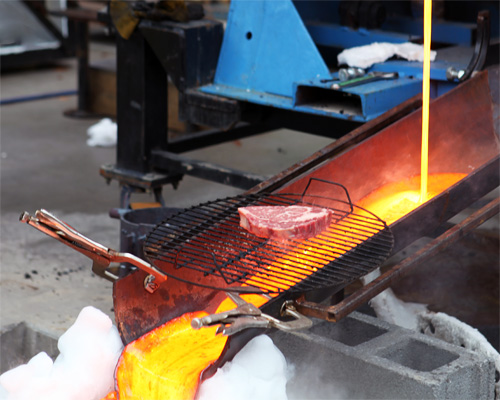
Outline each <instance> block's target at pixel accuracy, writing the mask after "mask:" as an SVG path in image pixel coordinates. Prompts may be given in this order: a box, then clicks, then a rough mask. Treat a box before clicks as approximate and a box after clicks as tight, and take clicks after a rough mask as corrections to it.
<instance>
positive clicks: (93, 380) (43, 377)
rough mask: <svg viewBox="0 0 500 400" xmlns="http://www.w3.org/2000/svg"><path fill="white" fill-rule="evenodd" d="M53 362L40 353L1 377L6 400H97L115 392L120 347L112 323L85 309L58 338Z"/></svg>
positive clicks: (98, 312)
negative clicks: (58, 352)
mask: <svg viewBox="0 0 500 400" xmlns="http://www.w3.org/2000/svg"><path fill="white" fill-rule="evenodd" d="M58 348H59V351H60V354H59V356H58V357H57V358H56V360H55V361H54V362H52V359H51V358H50V357H49V356H48V355H47V354H46V353H39V354H37V355H36V356H35V357H33V358H32V359H31V360H30V361H29V362H28V363H27V364H24V365H21V366H19V367H17V368H14V369H11V370H10V371H7V372H5V373H4V374H2V375H1V376H0V396H2V397H1V398H2V399H7V400H33V399H37V400H100V399H101V398H103V397H104V396H106V395H107V394H108V393H109V392H110V391H111V390H113V388H114V370H115V367H116V363H117V362H118V358H119V356H120V354H121V352H122V349H123V345H122V342H121V339H120V335H119V334H118V330H117V328H116V327H115V326H114V325H113V323H112V321H111V319H110V318H109V317H108V316H107V315H106V314H104V313H103V312H102V311H99V310H98V309H96V308H94V307H85V308H84V309H83V310H82V311H81V312H80V314H79V315H78V318H77V319H76V321H75V323H74V324H73V325H72V326H71V327H70V328H69V329H68V330H67V331H66V332H65V333H64V334H63V335H62V336H61V337H60V338H59V341H58Z"/></svg>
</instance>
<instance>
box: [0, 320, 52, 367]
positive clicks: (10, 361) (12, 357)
mask: <svg viewBox="0 0 500 400" xmlns="http://www.w3.org/2000/svg"><path fill="white" fill-rule="evenodd" d="M42 351H44V352H46V353H47V354H48V355H49V356H50V357H51V358H52V359H55V358H56V357H57V355H58V354H59V350H58V348H57V338H55V337H52V336H50V335H49V334H46V333H44V332H41V331H39V330H37V329H35V328H33V327H31V326H30V325H29V324H27V323H26V322H21V323H19V324H16V325H12V326H8V327H6V328H5V329H3V330H2V332H0V374H2V373H4V372H5V371H8V370H10V369H12V368H15V367H17V366H19V365H21V364H26V363H27V362H28V361H29V360H30V359H31V358H32V357H33V356H35V355H37V354H38V353H40V352H42Z"/></svg>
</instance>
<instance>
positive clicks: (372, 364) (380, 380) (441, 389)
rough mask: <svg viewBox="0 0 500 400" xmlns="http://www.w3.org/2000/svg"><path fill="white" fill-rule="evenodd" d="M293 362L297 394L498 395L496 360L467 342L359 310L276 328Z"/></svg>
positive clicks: (292, 394)
mask: <svg viewBox="0 0 500 400" xmlns="http://www.w3.org/2000/svg"><path fill="white" fill-rule="evenodd" d="M270 336H271V337H272V339H273V341H274V343H275V344H276V346H277V347H278V348H279V349H280V350H281V351H282V352H283V354H284V355H285V357H286V359H287V361H288V362H289V363H291V364H292V365H293V366H294V376H293V378H292V379H290V380H289V383H288V386H287V392H288V396H289V399H290V400H293V399H494V396H495V387H494V383H495V368H494V365H493V363H492V362H490V361H488V360H487V359H485V358H483V357H482V356H479V355H477V354H474V353H472V352H471V351H469V350H466V349H464V348H462V347H457V346H453V345H451V344H448V343H446V342H443V341H441V340H438V339H435V338H432V337H428V336H426V335H423V334H420V333H418V332H413V331H410V330H407V329H403V328H400V327H397V326H394V325H391V324H388V323H385V322H384V321H381V320H378V319H376V318H373V317H370V316H368V315H364V314H360V313H357V312H354V313H352V314H351V315H349V316H348V317H347V318H345V319H344V320H341V321H340V322H338V323H329V322H325V321H321V320H315V321H314V325H313V327H312V328H311V329H309V330H307V331H296V332H281V331H277V332H273V333H272V334H271V335H270Z"/></svg>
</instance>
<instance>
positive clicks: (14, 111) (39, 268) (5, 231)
mask: <svg viewBox="0 0 500 400" xmlns="http://www.w3.org/2000/svg"><path fill="white" fill-rule="evenodd" d="M113 56H114V51H113V48H112V47H111V46H109V45H105V44H102V43H101V44H98V43H93V44H92V46H91V60H92V59H105V58H111V57H113ZM71 89H76V63H75V61H74V60H66V61H60V62H57V63H56V64H54V65H52V66H49V67H44V68H38V69H30V70H22V71H18V72H10V73H5V74H3V75H2V77H1V88H0V96H1V98H2V99H9V98H14V97H20V96H27V95H33V94H41V93H49V92H57V91H63V90H71ZM75 107H76V96H70V97H59V98H53V99H47V100H39V101H30V102H23V103H17V104H13V105H6V106H2V107H1V108H0V113H1V114H0V122H1V150H0V162H1V170H0V174H1V175H0V177H1V181H0V182H1V198H0V216H1V224H0V235H1V236H0V257H1V258H0V262H1V270H0V271H1V272H0V273H1V275H0V332H2V331H5V330H7V329H8V328H9V326H12V325H13V324H16V323H19V322H21V321H26V322H28V323H29V324H30V325H32V326H34V327H35V328H36V329H38V330H40V331H42V332H45V333H47V334H49V335H51V336H53V337H58V336H60V335H61V334H62V333H63V332H64V331H65V330H66V329H67V328H68V327H69V326H70V325H71V324H72V323H73V322H74V320H75V319H76V316H77V315H78V313H79V312H80V310H81V309H82V308H83V307H85V306H87V305H92V306H95V307H97V308H99V309H100V310H102V311H104V312H105V313H107V314H108V315H109V316H110V317H111V318H114V316H113V311H112V307H113V305H112V285H111V283H109V282H107V281H106V280H104V279H102V278H99V277H96V276H95V275H94V274H93V273H92V272H91V261H90V260H89V259H88V258H86V257H84V256H83V255H81V254H79V253H77V252H76V251H74V250H72V249H70V248H68V247H66V246H64V245H63V244H61V243H58V242H57V241H56V240H54V239H52V238H49V237H48V236H46V235H44V234H42V233H41V232H39V231H37V230H35V229H33V228H31V227H29V226H27V225H25V224H22V223H20V222H19V221H18V218H19V215H20V214H21V212H23V211H28V212H30V213H34V211H35V210H37V209H39V208H45V209H47V210H49V211H51V212H53V213H55V214H56V215H57V216H58V217H59V218H61V219H62V220H64V221H66V222H67V223H69V224H70V225H72V226H73V227H75V228H76V229H77V230H79V231H80V232H81V233H83V234H84V235H86V236H88V237H90V238H91V239H94V240H96V241H98V242H100V243H102V244H104V245H106V246H109V247H111V248H115V249H118V248H119V244H118V243H119V222H118V221H117V220H114V219H111V218H110V217H109V216H108V212H109V210H110V209H112V208H115V207H118V206H119V188H118V185H117V184H116V182H113V183H111V184H110V185H107V184H106V183H105V181H104V179H103V178H102V177H100V175H99V172H98V170H99V166H100V165H101V164H104V163H109V162H114V160H115V149H114V148H93V147H88V146H87V145H86V139H87V133H86V131H87V129H88V128H89V127H90V126H91V125H92V124H94V123H96V122H97V121H98V119H71V118H67V117H65V116H63V112H64V111H65V110H67V109H71V108H75ZM330 142H331V140H330V139H326V138H322V137H316V136H312V135H306V134H303V133H298V132H293V131H285V130H281V131H274V132H270V133H267V134H264V135H259V136H256V137H253V138H248V139H244V140H238V141H234V142H228V143H225V144H223V145H218V146H213V147H210V148H206V149H203V150H198V151H194V152H191V153H187V155H189V156H191V157H193V158H196V159H202V160H207V161H215V162H217V163H220V164H225V165H227V166H230V167H233V168H237V169H242V170H248V171H252V172H255V173H258V174H262V175H273V174H276V173H278V172H280V171H282V170H283V169H285V168H286V167H289V166H290V165H292V164H293V163H295V162H297V161H300V160H302V159H304V158H305V157H307V156H309V155H310V154H312V153H313V152H314V151H316V150H318V149H320V148H322V147H324V146H325V145H327V144H328V143H330ZM256 160H257V161H256ZM240 192H241V191H240V190H238V189H234V188H230V187H227V186H223V185H219V184H214V183H210V182H206V181H203V180H200V179H196V178H190V177H184V179H183V180H182V182H181V184H180V187H179V189H178V190H173V188H171V187H166V188H165V189H164V197H165V200H166V203H167V205H168V206H172V207H186V206H190V205H194V204H198V203H200V202H204V201H208V200H213V199H216V198H220V197H225V196H231V195H234V194H237V193H240ZM493 195H498V191H496V192H495V193H494V194H493ZM490 197H491V196H490ZM149 201H153V200H152V198H150V200H149ZM488 230H489V231H492V232H494V233H495V234H496V235H497V236H498V218H496V219H495V220H494V221H492V222H489V226H488Z"/></svg>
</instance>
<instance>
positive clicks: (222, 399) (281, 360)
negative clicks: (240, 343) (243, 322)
mask: <svg viewBox="0 0 500 400" xmlns="http://www.w3.org/2000/svg"><path fill="white" fill-rule="evenodd" d="M288 375H289V371H288V370H287V364H286V360H285V357H284V356H283V354H282V353H281V352H280V350H279V349H278V348H277V347H276V346H275V345H274V343H273V341H272V340H271V339H270V338H269V337H268V336H266V335H261V336H257V337H255V338H253V339H252V340H251V341H250V342H248V343H247V345H246V346H245V347H244V348H243V349H241V350H240V351H239V352H238V354H236V356H235V357H234V359H233V361H231V362H228V363H226V364H225V365H224V366H223V367H222V368H219V370H217V372H216V374H215V375H214V376H213V377H212V378H210V379H207V380H206V381H205V382H203V384H202V385H201V387H200V395H199V400H226V399H227V400H233V399H238V400H254V399H259V400H267V399H268V400H286V399H287V395H286V381H287V378H288V377H289V376H288Z"/></svg>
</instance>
